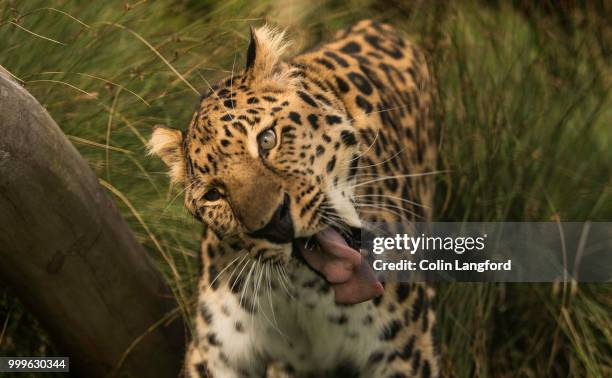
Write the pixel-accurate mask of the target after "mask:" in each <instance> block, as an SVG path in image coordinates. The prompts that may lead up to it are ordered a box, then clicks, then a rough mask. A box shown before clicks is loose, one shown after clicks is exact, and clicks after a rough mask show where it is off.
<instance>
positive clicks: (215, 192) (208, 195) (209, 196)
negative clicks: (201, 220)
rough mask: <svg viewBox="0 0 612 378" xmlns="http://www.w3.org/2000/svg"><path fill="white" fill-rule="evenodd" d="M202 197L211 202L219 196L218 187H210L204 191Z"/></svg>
mask: <svg viewBox="0 0 612 378" xmlns="http://www.w3.org/2000/svg"><path fill="white" fill-rule="evenodd" d="M202 198H204V199H205V200H206V201H210V202H213V201H216V200H218V199H219V198H221V193H220V192H219V190H218V189H216V188H212V189H210V190H209V191H208V192H206V193H204V195H203V196H202Z"/></svg>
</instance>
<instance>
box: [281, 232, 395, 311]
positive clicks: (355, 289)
mask: <svg viewBox="0 0 612 378" xmlns="http://www.w3.org/2000/svg"><path fill="white" fill-rule="evenodd" d="M361 231H362V230H361V228H358V227H333V226H330V227H327V228H325V229H323V230H322V231H319V232H317V233H316V234H315V235H313V236H312V237H310V238H298V239H294V241H293V254H294V255H297V257H298V258H301V259H303V260H304V262H305V263H306V264H307V265H308V266H310V267H311V268H312V269H313V270H314V271H316V272H317V273H319V274H320V275H321V276H323V277H324V278H325V280H326V281H327V282H328V283H329V284H330V285H331V286H332V288H333V289H334V294H335V300H336V302H337V303H342V304H355V303H360V302H364V301H367V300H370V299H372V298H374V297H376V296H378V295H381V294H382V292H383V287H382V284H381V283H380V282H378V280H377V279H376V277H375V275H374V272H373V270H372V267H370V265H369V263H368V262H367V261H366V260H365V259H364V257H363V256H362V254H361V252H360V249H361Z"/></svg>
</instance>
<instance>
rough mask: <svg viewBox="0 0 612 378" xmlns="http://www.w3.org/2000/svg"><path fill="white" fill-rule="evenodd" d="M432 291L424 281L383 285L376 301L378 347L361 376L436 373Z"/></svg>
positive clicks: (427, 377)
mask: <svg viewBox="0 0 612 378" xmlns="http://www.w3.org/2000/svg"><path fill="white" fill-rule="evenodd" d="M433 296H434V292H433V290H432V289H431V288H428V287H427V286H426V285H425V284H424V283H395V284H387V285H385V294H384V295H383V297H382V298H381V300H380V301H378V302H377V307H378V308H379V311H380V312H379V314H378V316H379V318H380V319H385V320H384V321H382V322H381V323H379V324H378V327H377V328H378V329H379V331H378V332H379V334H378V347H377V348H376V350H374V351H373V352H372V354H371V355H370V356H369V361H368V369H367V370H368V372H367V373H366V374H365V375H362V376H364V377H366V376H367V377H370V376H371V377H385V378H408V377H423V378H430V377H437V376H439V374H440V372H439V364H438V351H437V345H436V343H437V341H436V340H435V332H434V327H435V314H434V311H433V309H432V306H431V301H432V299H433Z"/></svg>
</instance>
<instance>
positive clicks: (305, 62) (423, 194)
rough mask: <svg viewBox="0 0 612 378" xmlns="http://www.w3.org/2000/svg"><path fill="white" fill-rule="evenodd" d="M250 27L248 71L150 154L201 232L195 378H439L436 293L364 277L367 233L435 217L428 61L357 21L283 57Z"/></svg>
mask: <svg viewBox="0 0 612 378" xmlns="http://www.w3.org/2000/svg"><path fill="white" fill-rule="evenodd" d="M283 34H284V33H282V32H278V31H277V30H276V29H274V28H271V27H268V26H264V27H261V28H258V29H251V40H250V44H249V46H248V50H247V57H246V67H245V68H244V70H243V71H241V72H240V73H236V74H233V75H231V76H230V77H228V78H226V79H225V80H223V81H221V82H220V83H219V84H218V85H215V86H213V87H211V89H210V91H209V93H207V94H206V95H204V96H203V97H202V98H201V100H200V103H199V106H198V109H197V111H196V112H195V114H194V116H193V119H192V120H191V123H190V124H189V127H188V129H187V130H186V131H184V132H182V131H179V130H173V129H167V128H156V129H155V130H154V132H153V136H152V138H151V141H150V150H151V152H152V153H154V154H157V155H158V156H159V157H161V159H162V160H163V161H164V162H165V163H166V164H167V165H168V166H169V169H170V176H171V178H172V180H173V181H174V182H177V183H181V184H182V185H184V188H185V190H184V193H185V205H186V207H187V209H188V210H189V212H191V214H192V215H193V216H194V217H195V218H197V219H198V220H199V221H201V222H202V223H203V224H204V225H205V229H204V236H203V239H202V248H201V260H202V265H203V268H202V275H201V280H200V283H199V288H198V289H199V290H198V292H199V297H198V302H197V311H196V313H197V314H196V316H195V334H194V335H193V340H192V341H191V343H190V346H189V348H188V352H187V356H186V361H185V373H186V375H187V376H188V377H215V378H217V377H220V378H225V377H265V376H266V374H267V376H283V377H386V378H401V377H413V376H418V377H434V376H437V375H439V370H440V368H439V363H438V357H437V352H436V345H435V341H434V333H435V332H434V327H435V316H434V311H433V309H432V305H431V302H432V298H433V291H432V290H431V288H429V287H427V286H425V285H424V284H415V283H392V282H387V283H385V284H381V283H380V282H378V281H377V280H376V279H375V278H373V273H372V272H371V269H369V268H367V266H366V267H364V265H363V258H362V255H361V254H360V252H359V247H358V244H357V243H358V239H359V233H360V231H361V230H362V229H363V228H364V227H366V226H367V225H368V224H371V223H372V222H395V223H397V222H403V223H408V222H412V221H415V220H422V219H428V218H429V217H430V216H431V205H432V200H433V195H434V183H433V181H432V177H431V176H428V175H426V174H422V173H427V172H432V171H433V170H434V169H435V165H436V159H437V153H436V135H437V131H436V127H435V124H434V123H435V122H434V117H433V110H432V106H433V104H434V94H435V91H434V85H433V79H432V75H431V71H430V69H429V68H428V64H427V62H426V59H425V56H424V54H423V52H422V51H421V50H420V49H419V48H418V47H417V46H415V45H414V44H413V43H411V42H409V41H408V40H406V39H404V38H403V37H402V36H401V35H400V33H399V32H397V31H396V30H394V29H393V28H392V27H390V26H388V25H385V24H381V23H378V22H374V21H369V20H366V21H361V22H359V23H357V24H356V25H354V26H352V27H350V28H348V29H346V30H344V31H341V32H340V33H338V35H337V36H336V38H335V39H334V40H332V41H331V42H329V43H326V44H323V45H321V46H319V47H317V48H315V49H313V50H310V51H308V52H305V53H302V54H300V55H297V56H295V57H294V58H292V59H290V60H284V61H283V60H281V59H280V56H281V54H282V53H283V50H284V49H285V46H286V44H285V42H284V40H283V38H284V35H283Z"/></svg>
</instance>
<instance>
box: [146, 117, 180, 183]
mask: <svg viewBox="0 0 612 378" xmlns="http://www.w3.org/2000/svg"><path fill="white" fill-rule="evenodd" d="M182 144H183V133H182V132H181V131H180V130H175V129H168V128H165V127H160V126H155V127H154V128H153V134H152V135H151V139H150V140H149V143H148V144H147V148H148V150H149V155H157V156H159V157H160V158H161V159H162V161H163V162H164V163H166V165H167V166H168V168H169V169H170V170H169V171H168V175H169V176H170V179H171V180H172V182H175V183H179V182H183V181H184V180H185V158H184V157H183V149H182Z"/></svg>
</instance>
